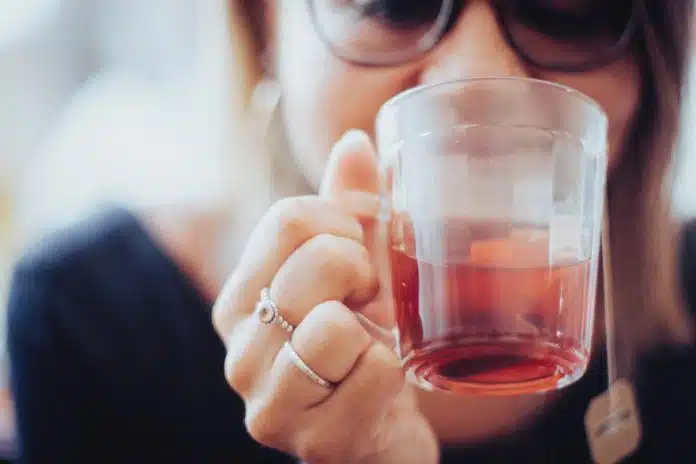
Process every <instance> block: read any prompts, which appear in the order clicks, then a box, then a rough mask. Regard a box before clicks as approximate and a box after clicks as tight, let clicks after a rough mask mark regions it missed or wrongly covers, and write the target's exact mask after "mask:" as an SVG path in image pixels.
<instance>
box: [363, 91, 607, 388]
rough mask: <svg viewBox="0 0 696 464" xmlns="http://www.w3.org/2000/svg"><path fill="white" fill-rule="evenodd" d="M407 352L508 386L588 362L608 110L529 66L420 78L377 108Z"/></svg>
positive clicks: (413, 358)
mask: <svg viewBox="0 0 696 464" xmlns="http://www.w3.org/2000/svg"><path fill="white" fill-rule="evenodd" d="M377 144H378V151H379V158H380V170H381V178H382V184H383V185H382V192H381V199H382V211H381V214H380V220H381V225H380V229H381V230H382V231H383V234H382V236H383V239H385V240H386V246H382V247H380V248H381V249H383V250H384V251H385V252H386V254H385V255H384V256H383V260H382V263H383V266H384V269H385V270H387V271H388V272H387V273H388V276H385V278H386V282H387V284H388V285H387V287H388V288H389V289H390V292H391V294H392V296H393V302H394V311H395V319H396V326H397V333H398V343H397V347H398V354H399V356H400V358H401V360H402V363H403V366H404V368H405V370H406V374H407V377H408V378H409V379H410V380H411V381H413V382H415V383H416V384H417V385H419V386H421V387H423V388H426V389H439V390H445V391H450V392H454V393H458V394H472V395H511V394H523V393H537V392H544V391H549V390H555V389H559V388H562V387H564V386H566V385H569V384H570V383H572V382H574V381H576V380H577V379H579V378H580V377H581V376H582V375H583V373H584V372H585V370H586V368H587V364H588V361H589V356H590V351H591V346H592V332H593V330H592V329H593V320H594V312H595V293H596V283H597V264H598V254H599V243H600V228H601V222H602V215H603V207H604V186H605V177H606V174H605V173H606V150H607V117H606V115H605V114H604V112H603V111H602V109H601V108H600V107H599V105H598V104H597V103H595V102H594V101H593V100H591V99H590V98H589V97H587V96H585V95H583V94H581V93H579V92H577V91H575V90H572V89H570V88H567V87H564V86H561V85H557V84H553V83H549V82H544V81H539V80H534V79H522V78H483V79H471V80H463V81H455V82H448V83H443V84H438V85H432V86H423V87H418V88H415V89H412V90H409V91H407V92H404V93H402V94H400V95H398V96H396V97H394V98H393V99H392V100H390V101H388V102H387V103H386V104H385V105H384V106H383V107H382V109H381V110H380V112H379V114H378V116H377Z"/></svg>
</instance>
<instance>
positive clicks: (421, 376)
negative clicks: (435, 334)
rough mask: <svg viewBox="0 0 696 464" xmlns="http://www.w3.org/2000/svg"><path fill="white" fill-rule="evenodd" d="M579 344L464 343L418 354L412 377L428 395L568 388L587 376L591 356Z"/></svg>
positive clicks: (408, 365)
mask: <svg viewBox="0 0 696 464" xmlns="http://www.w3.org/2000/svg"><path fill="white" fill-rule="evenodd" d="M574 345H575V344H563V343H553V344H552V343H549V342H540V341H529V340H506V341H501V340H496V341H480V342H472V341H469V340H467V341H466V342H460V343H456V344H454V345H453V342H449V343H448V344H447V345H444V346H443V345H440V346H430V347H427V348H424V349H420V350H414V351H413V352H412V353H410V354H409V355H408V356H407V357H406V358H405V359H404V360H403V366H404V368H405V370H406V376H407V378H408V379H409V380H410V381H411V382H413V383H414V384H415V385H417V386H419V387H420V388H423V389H426V390H440V391H446V392H451V393H455V394H459V395H478V396H503V395H521V394H529V393H543V392H547V391H552V390H558V389H561V388H563V387H566V386H568V385H570V384H572V383H573V382H575V381H576V380H578V379H579V378H580V377H582V375H583V374H584V372H585V370H586V369H587V364H588V359H589V356H588V354H584V353H583V352H582V350H578V349H577V347H576V345H575V346H574Z"/></svg>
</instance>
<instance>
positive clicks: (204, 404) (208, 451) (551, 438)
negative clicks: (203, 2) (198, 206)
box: [8, 210, 696, 464]
mask: <svg viewBox="0 0 696 464" xmlns="http://www.w3.org/2000/svg"><path fill="white" fill-rule="evenodd" d="M685 230H686V232H685V234H684V239H683V242H682V243H683V246H682V249H683V256H684V259H683V260H682V263H683V265H682V270H683V272H682V277H683V283H684V288H685V290H686V292H687V297H688V298H687V299H688V301H689V303H690V304H691V307H696V261H695V260H696V223H694V224H693V225H691V226H689V227H687V228H686V229H685ZM210 309H211V304H210V303H209V302H208V301H205V300H204V299H203V297H202V296H201V295H200V294H199V293H198V292H197V290H196V289H195V287H194V286H193V285H192V284H191V282H190V281H189V280H188V279H187V277H186V276H185V275H184V274H183V273H182V272H181V271H180V269H179V268H177V267H176V265H175V264H174V263H173V262H172V261H171V260H170V259H169V258H168V257H167V256H166V255H165V254H164V253H163V252H162V251H161V250H160V249H159V248H158V247H157V245H156V244H155V243H154V242H153V240H152V238H151V237H150V236H149V235H148V233H147V232H146V230H145V229H144V228H143V227H142V225H141V224H140V223H139V222H138V220H137V219H136V218H135V216H133V215H132V214H130V213H129V212H127V211H124V210H115V211H110V212H109V213H107V214H104V215H102V216H100V217H99V218H97V219H96V220H92V221H90V222H89V224H82V225H80V226H78V227H74V228H72V229H70V230H67V231H64V232H62V233H60V234H57V235H56V236H54V237H52V238H50V239H49V240H47V241H46V242H45V243H44V244H43V245H42V246H40V247H36V248H34V249H33V251H32V252H31V253H30V254H27V255H26V256H25V257H24V258H23V259H22V260H21V262H20V263H19V265H18V266H17V268H16V272H15V274H14V279H13V284H12V290H11V295H10V301H9V307H8V311H9V313H8V348H9V352H10V359H11V378H12V388H13V392H14V397H15V401H16V408H17V420H18V429H19V438H20V444H19V445H20V449H21V454H22V460H21V462H25V463H70V464H80V463H94V464H97V463H105V464H106V463H112V462H113V463H168V464H172V463H226V464H229V463H273V462H278V463H282V462H294V459H292V458H290V457H288V456H283V455H281V454H280V453H276V452H274V451H271V450H269V449H265V448H263V447H261V446H260V445H258V444H256V443H255V442H254V441H253V440H252V439H251V438H250V437H249V435H248V434H247V432H246V430H245V427H244V419H243V418H244V406H243V403H242V401H241V399H240V398H239V397H238V396H237V395H236V394H235V393H234V392H233V391H232V390H230V388H229V387H228V386H227V384H226V382H225V379H224V376H223V360H224V356H225V351H224V347H223V345H222V343H221V342H220V340H219V338H218V337H217V335H216V333H215V332H214V330H213V327H212V325H211V317H210ZM635 383H636V386H637V389H638V396H639V401H640V408H641V417H642V421H643V428H644V440H643V444H642V446H641V448H640V450H639V451H638V453H637V454H636V455H635V456H634V457H633V458H632V459H631V460H630V462H637V461H639V462H665V463H681V462H684V463H687V462H693V463H696V430H695V429H692V427H693V426H694V425H693V424H694V423H695V422H696V348H694V347H680V348H677V347H670V348H667V347H666V348H661V349H655V350H654V351H653V352H652V353H651V355H650V356H646V357H645V358H644V359H641V362H640V370H639V371H638V376H637V378H636V382H635ZM605 388H606V366H605V363H604V354H603V353H601V352H597V353H595V356H594V361H593V362H592V363H591V366H590V369H589V370H588V372H587V374H586V375H585V376H584V377H583V379H581V380H580V381H579V382H577V383H576V384H575V385H573V386H571V387H568V389H567V390H566V394H565V395H563V396H562V397H561V399H560V400H558V401H557V402H556V403H555V404H554V405H553V406H551V408H550V410H549V411H548V413H546V414H545V415H544V416H543V417H542V419H540V420H539V421H538V423H537V424H536V425H535V426H533V427H532V429H531V430H529V431H526V432H525V433H524V434H521V435H519V436H513V437H511V438H509V439H505V440H498V441H496V442H495V443H491V444H488V445H479V446H477V447H475V448H470V449H448V450H443V456H442V461H443V462H462V463H467V464H469V463H476V462H486V463H489V462H518V463H519V462H534V463H539V462H552V463H556V462H558V463H571V462H583V463H584V462H590V457H589V452H588V448H587V444H586V438H585V432H584V428H583V416H584V413H585V411H586V408H587V405H588V402H589V401H590V399H591V398H592V397H594V396H595V395H597V394H598V393H600V392H601V391H603V390H604V389H605Z"/></svg>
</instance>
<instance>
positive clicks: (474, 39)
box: [421, 0, 529, 84]
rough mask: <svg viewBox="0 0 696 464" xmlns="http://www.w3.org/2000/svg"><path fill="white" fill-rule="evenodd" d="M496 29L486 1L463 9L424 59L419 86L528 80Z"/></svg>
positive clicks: (517, 60) (477, 2)
mask: <svg viewBox="0 0 696 464" xmlns="http://www.w3.org/2000/svg"><path fill="white" fill-rule="evenodd" d="M528 76H529V72H528V71H527V69H526V68H525V66H524V64H523V63H522V61H521V60H520V59H519V57H518V56H517V54H516V53H515V52H514V50H513V49H512V48H511V47H510V46H509V45H508V43H507V41H506V40H505V38H504V36H503V32H502V31H501V30H500V26H499V25H498V20H497V18H496V14H495V11H494V9H493V7H492V6H491V4H490V2H488V1H485V0H475V1H471V2H467V5H466V6H464V7H463V10H462V11H461V13H460V15H459V18H458V20H457V23H456V25H455V26H454V29H453V30H451V31H450V32H449V34H448V35H447V37H446V38H445V39H444V40H443V41H442V42H441V43H440V44H439V45H438V47H437V48H436V49H435V50H433V51H432V52H431V53H430V54H429V55H428V57H427V58H426V63H425V65H424V67H423V72H422V73H421V83H422V84H437V83H440V82H444V81H451V80H457V79H467V78H477V77H528Z"/></svg>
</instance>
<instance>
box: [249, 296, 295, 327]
mask: <svg viewBox="0 0 696 464" xmlns="http://www.w3.org/2000/svg"><path fill="white" fill-rule="evenodd" d="M254 312H255V313H256V315H257V316H258V318H259V319H260V320H261V322H263V323H264V324H278V325H280V326H281V327H282V328H283V329H285V330H286V331H287V332H288V333H289V334H291V333H292V331H293V330H295V327H293V325H292V324H290V323H288V321H286V320H285V319H283V316H281V315H280V312H279V311H278V306H276V304H275V303H274V302H273V300H272V299H271V292H270V291H269V290H268V288H264V289H263V290H261V299H260V300H259V302H258V303H256V309H255V310H254Z"/></svg>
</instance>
